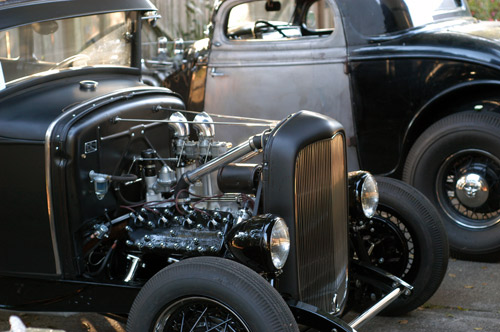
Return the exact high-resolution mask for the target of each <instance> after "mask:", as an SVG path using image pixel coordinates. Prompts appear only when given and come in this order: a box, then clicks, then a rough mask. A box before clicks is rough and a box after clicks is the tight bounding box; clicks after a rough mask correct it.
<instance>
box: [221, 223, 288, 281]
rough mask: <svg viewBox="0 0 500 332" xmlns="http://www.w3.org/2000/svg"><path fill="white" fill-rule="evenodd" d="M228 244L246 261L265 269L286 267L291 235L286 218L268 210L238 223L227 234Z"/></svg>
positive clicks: (236, 254) (250, 264)
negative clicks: (268, 212)
mask: <svg viewBox="0 0 500 332" xmlns="http://www.w3.org/2000/svg"><path fill="white" fill-rule="evenodd" d="M226 245H227V247H228V249H229V251H230V252H231V253H232V254H233V255H234V257H235V258H236V259H237V260H238V261H240V262H241V263H243V264H244V265H246V266H248V267H250V268H252V269H254V270H256V271H264V272H276V271H279V270H281V269H282V268H283V266H284V265H285V262H286V259H287V258H288V252H289V250H290V236H289V234H288V227H287V226H286V223H285V221H284V220H283V218H281V217H278V216H275V215H272V214H265V215H259V216H255V217H252V218H250V219H248V220H246V221H243V222H241V223H239V224H237V225H235V226H234V227H233V228H232V229H231V230H230V231H229V232H228V234H227V237H226Z"/></svg>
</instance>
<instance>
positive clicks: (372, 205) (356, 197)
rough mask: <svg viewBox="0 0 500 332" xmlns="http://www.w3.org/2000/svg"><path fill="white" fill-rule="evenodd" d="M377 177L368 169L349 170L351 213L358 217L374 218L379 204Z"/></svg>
mask: <svg viewBox="0 0 500 332" xmlns="http://www.w3.org/2000/svg"><path fill="white" fill-rule="evenodd" d="M378 200H379V195H378V187H377V181H376V180H375V177H374V176H373V175H371V174H370V173H369V172H366V171H356V172H349V213H350V214H351V216H353V217H354V218H357V219H360V218H362V219H365V218H372V217H373V216H374V215H375V212H376V211H377V206H378Z"/></svg>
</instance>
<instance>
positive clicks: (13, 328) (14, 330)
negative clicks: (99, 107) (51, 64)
mask: <svg viewBox="0 0 500 332" xmlns="http://www.w3.org/2000/svg"><path fill="white" fill-rule="evenodd" d="M0 71H1V68H0ZM9 323H10V331H9V332H26V326H24V324H23V321H22V320H21V318H19V317H17V316H10V318H9Z"/></svg>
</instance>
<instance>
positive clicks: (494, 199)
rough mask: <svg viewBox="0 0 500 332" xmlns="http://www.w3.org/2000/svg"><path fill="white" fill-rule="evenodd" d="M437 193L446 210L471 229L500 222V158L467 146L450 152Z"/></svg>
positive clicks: (441, 174) (437, 185) (452, 218)
mask: <svg viewBox="0 0 500 332" xmlns="http://www.w3.org/2000/svg"><path fill="white" fill-rule="evenodd" d="M435 188H436V194H437V198H438V201H439V204H440V205H441V207H442V209H443V211H444V212H445V213H446V214H447V215H448V216H449V217H450V219H451V220H452V221H453V222H455V223H456V224H458V225H460V226H462V227H465V228H470V229H480V228H487V227H492V226H494V225H496V224H498V223H500V159H498V158H497V157H496V156H494V155H492V154H491V153H489V152H487V151H484V150H477V149H467V150H461V151H458V152H456V153H454V154H452V155H450V156H449V157H448V158H447V159H446V160H445V161H444V162H443V164H442V165H441V167H440V168H439V170H438V173H437V177H436V187H435Z"/></svg>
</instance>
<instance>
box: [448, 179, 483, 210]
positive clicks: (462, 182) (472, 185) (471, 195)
mask: <svg viewBox="0 0 500 332" xmlns="http://www.w3.org/2000/svg"><path fill="white" fill-rule="evenodd" d="M455 191H456V194H457V198H458V199H459V200H460V202H461V203H462V204H463V205H465V206H467V207H469V208H476V207H480V206H481V205H483V204H484V203H485V202H486V201H487V200H488V196H489V186H488V183H487V182H486V180H485V179H483V178H482V177H481V176H480V175H478V174H474V173H471V174H466V175H464V176H462V177H461V178H459V179H458V181H457V184H456V188H455Z"/></svg>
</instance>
